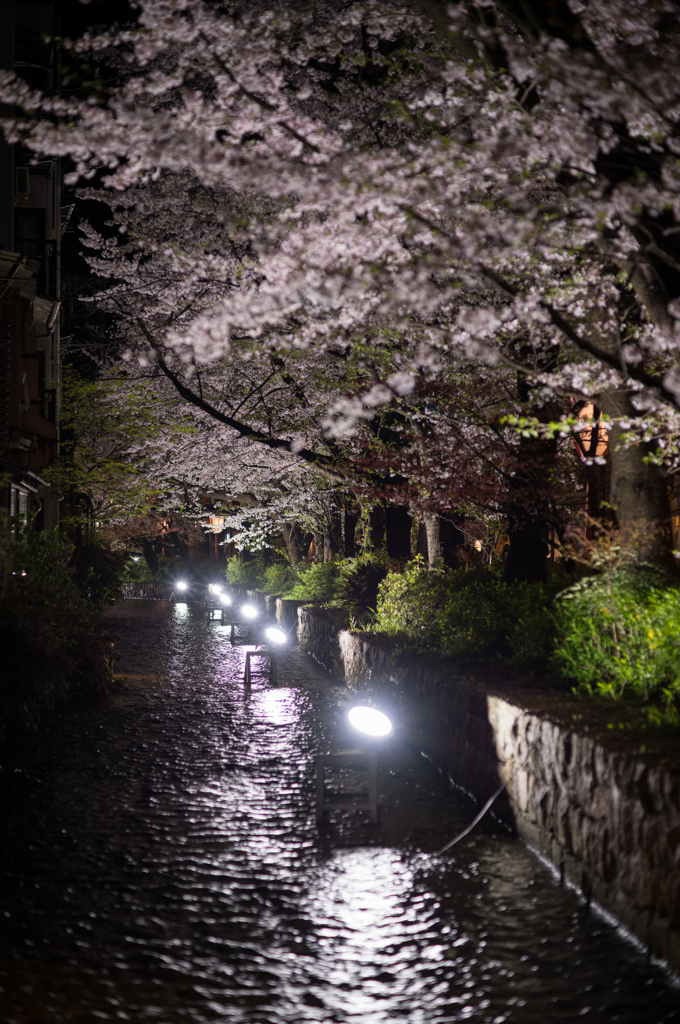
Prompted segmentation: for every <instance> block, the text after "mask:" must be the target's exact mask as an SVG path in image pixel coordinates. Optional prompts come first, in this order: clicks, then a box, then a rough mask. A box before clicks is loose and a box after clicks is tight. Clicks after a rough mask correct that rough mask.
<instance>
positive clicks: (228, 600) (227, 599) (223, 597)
mask: <svg viewBox="0 0 680 1024" xmlns="http://www.w3.org/2000/svg"><path fill="white" fill-rule="evenodd" d="M219 598H220V601H221V602H222V604H231V598H230V597H229V594H220V595H219Z"/></svg>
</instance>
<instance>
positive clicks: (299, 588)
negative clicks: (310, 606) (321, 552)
mask: <svg viewBox="0 0 680 1024" xmlns="http://www.w3.org/2000/svg"><path fill="white" fill-rule="evenodd" d="M340 577H341V570H340V563H339V562H317V563H316V564H315V565H310V566H309V568H308V569H306V570H305V572H304V573H303V575H302V578H301V579H300V580H299V582H297V583H296V584H295V586H294V587H293V588H292V589H291V590H289V591H288V594H287V596H288V597H291V598H294V599H296V600H299V601H309V602H310V603H312V602H315V603H317V604H328V603H329V602H330V601H334V600H336V596H337V587H338V584H339V581H340Z"/></svg>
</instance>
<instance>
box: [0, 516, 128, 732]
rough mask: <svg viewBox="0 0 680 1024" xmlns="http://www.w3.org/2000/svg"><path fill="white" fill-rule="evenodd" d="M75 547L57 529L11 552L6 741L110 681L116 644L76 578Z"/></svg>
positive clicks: (3, 626) (3, 599)
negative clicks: (72, 566) (71, 565)
mask: <svg viewBox="0 0 680 1024" xmlns="http://www.w3.org/2000/svg"><path fill="white" fill-rule="evenodd" d="M72 551H73V545H72V544H70V543H69V542H67V541H64V540H62V539H60V538H59V536H58V534H56V533H54V534H50V535H48V534H44V533H27V534H26V535H25V537H23V538H21V539H19V540H17V541H14V542H12V543H11V544H9V545H8V547H7V548H6V550H5V564H4V566H3V570H4V571H3V574H2V592H1V594H0V662H1V663H2V666H3V671H2V673H1V674H0V740H2V739H4V738H5V735H9V734H10V733H11V734H14V733H16V731H17V730H19V732H21V731H23V729H25V728H26V727H30V726H33V725H35V724H37V723H38V722H39V721H40V720H41V718H42V717H43V716H44V715H45V714H48V713H50V712H51V711H52V710H54V708H55V707H56V706H57V704H59V703H60V702H61V701H63V700H65V699H66V698H68V697H71V696H73V695H75V694H78V693H86V692H96V691H97V689H99V688H101V687H104V686H106V685H108V684H109V683H110V682H111V681H112V653H111V652H112V646H113V645H112V643H111V641H110V639H109V637H108V636H107V634H106V633H105V632H104V630H103V627H102V623H101V620H100V616H99V613H98V610H97V607H96V604H95V603H94V602H93V601H92V600H89V599H88V598H87V597H86V596H85V595H84V594H83V593H82V592H81V591H80V590H79V588H78V587H77V586H76V584H75V583H74V580H73V575H72V573H71V572H70V571H69V560H70V557H71V554H72ZM85 579H86V580H89V581H90V582H91V580H92V576H91V575H90V574H89V573H86V574H85Z"/></svg>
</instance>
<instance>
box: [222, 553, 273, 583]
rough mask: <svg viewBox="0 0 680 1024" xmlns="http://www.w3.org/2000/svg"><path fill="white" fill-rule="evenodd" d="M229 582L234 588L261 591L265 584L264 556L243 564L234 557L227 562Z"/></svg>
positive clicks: (237, 557)
mask: <svg viewBox="0 0 680 1024" xmlns="http://www.w3.org/2000/svg"><path fill="white" fill-rule="evenodd" d="M226 575H227V582H228V583H231V585H232V586H234V587H246V588H247V589H248V590H260V589H261V587H262V584H263V582H264V560H263V558H262V556H261V555H260V556H259V557H256V558H252V559H250V560H249V561H247V562H242V561H241V559H240V558H239V556H238V555H234V557H233V558H230V559H229V561H228V562H227V569H226Z"/></svg>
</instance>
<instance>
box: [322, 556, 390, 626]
mask: <svg viewBox="0 0 680 1024" xmlns="http://www.w3.org/2000/svg"><path fill="white" fill-rule="evenodd" d="M337 564H338V570H339V576H338V582H337V584H336V590H335V592H336V597H337V598H338V600H340V601H341V602H342V604H343V605H344V606H345V607H346V608H347V609H348V610H349V611H350V612H351V613H352V614H353V615H361V614H362V613H365V612H366V611H368V610H369V609H375V608H376V607H377V604H378V588H379V587H380V584H381V583H382V581H383V580H384V579H385V578H386V576H387V573H388V568H387V564H388V557H387V554H386V553H385V552H383V551H379V552H367V553H366V554H362V555H359V556H358V557H357V558H347V559H345V560H344V561H342V562H338V563H337Z"/></svg>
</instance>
